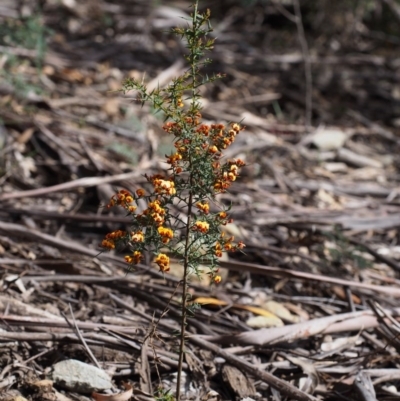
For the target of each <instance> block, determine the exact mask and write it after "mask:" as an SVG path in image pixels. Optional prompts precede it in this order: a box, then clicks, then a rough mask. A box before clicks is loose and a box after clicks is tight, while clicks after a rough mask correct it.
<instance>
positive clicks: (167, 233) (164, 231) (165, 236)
mask: <svg viewBox="0 0 400 401" xmlns="http://www.w3.org/2000/svg"><path fill="white" fill-rule="evenodd" d="M157 231H158V233H159V234H160V236H161V240H162V242H163V244H168V242H169V241H170V240H171V239H172V238H174V232H173V231H172V230H171V229H170V228H167V227H162V226H161V227H158V229H157Z"/></svg>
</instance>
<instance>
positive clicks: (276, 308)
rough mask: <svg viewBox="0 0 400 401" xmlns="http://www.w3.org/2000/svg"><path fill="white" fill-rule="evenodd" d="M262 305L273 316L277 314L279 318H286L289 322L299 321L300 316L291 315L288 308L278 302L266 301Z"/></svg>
mask: <svg viewBox="0 0 400 401" xmlns="http://www.w3.org/2000/svg"><path fill="white" fill-rule="evenodd" d="M262 306H263V308H264V309H266V310H267V311H269V312H271V313H273V314H274V315H275V316H278V317H279V318H281V319H283V320H286V321H288V322H290V323H298V322H299V321H300V318H299V317H298V316H295V315H292V314H291V313H290V311H289V309H287V308H286V307H285V306H283V305H282V304H280V303H279V302H276V301H267V302H265V303H263V304H262Z"/></svg>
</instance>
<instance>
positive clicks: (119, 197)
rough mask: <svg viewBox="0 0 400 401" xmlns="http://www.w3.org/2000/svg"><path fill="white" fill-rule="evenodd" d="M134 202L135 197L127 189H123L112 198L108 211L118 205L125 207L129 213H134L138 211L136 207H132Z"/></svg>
mask: <svg viewBox="0 0 400 401" xmlns="http://www.w3.org/2000/svg"><path fill="white" fill-rule="evenodd" d="M133 201H134V197H133V196H132V194H131V193H130V192H129V191H127V190H125V189H121V190H120V191H119V192H118V193H117V194H115V195H113V196H112V198H111V199H110V202H109V203H108V205H107V209H110V208H111V207H113V206H117V205H118V206H122V207H124V208H125V209H126V210H127V211H128V212H130V213H132V212H134V211H135V210H136V206H134V205H131V203H133Z"/></svg>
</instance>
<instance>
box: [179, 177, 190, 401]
mask: <svg viewBox="0 0 400 401" xmlns="http://www.w3.org/2000/svg"><path fill="white" fill-rule="evenodd" d="M191 181H192V178H190V182H191ZM192 204H193V193H192V191H190V194H189V202H188V218H187V223H186V240H185V257H184V262H183V284H182V316H181V332H180V344H179V361H178V377H177V380H176V401H179V399H180V396H181V380H182V364H183V353H184V347H185V334H186V293H187V276H188V267H189V240H190V224H191V216H192V206H193V205H192Z"/></svg>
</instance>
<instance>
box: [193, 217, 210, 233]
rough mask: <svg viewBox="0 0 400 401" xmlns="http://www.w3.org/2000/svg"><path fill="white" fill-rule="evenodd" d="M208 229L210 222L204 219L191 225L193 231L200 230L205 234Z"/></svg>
mask: <svg viewBox="0 0 400 401" xmlns="http://www.w3.org/2000/svg"><path fill="white" fill-rule="evenodd" d="M209 229H210V224H208V223H207V222H206V221H200V220H199V221H196V222H195V223H194V226H193V230H194V231H200V232H201V233H203V234H205V233H206V232H207V231H208V230H209Z"/></svg>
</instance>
